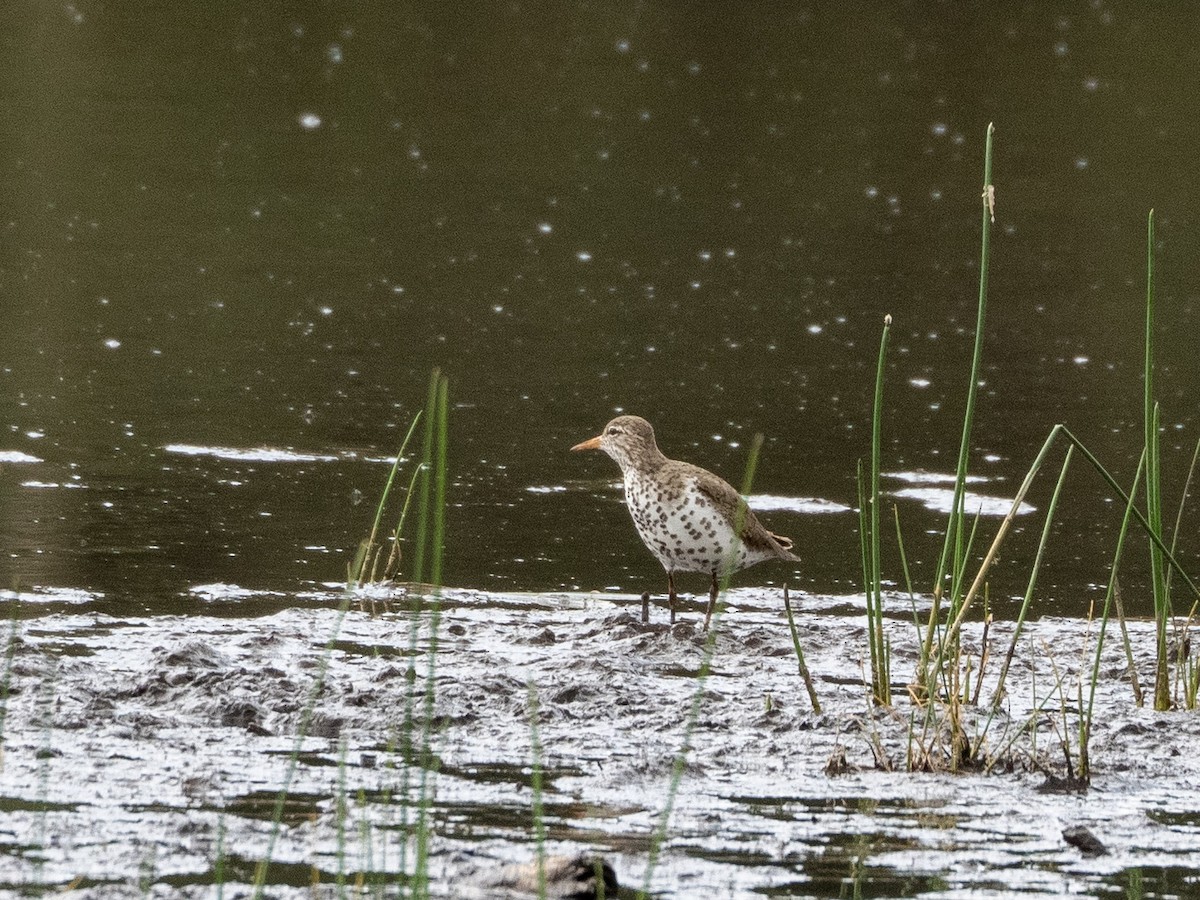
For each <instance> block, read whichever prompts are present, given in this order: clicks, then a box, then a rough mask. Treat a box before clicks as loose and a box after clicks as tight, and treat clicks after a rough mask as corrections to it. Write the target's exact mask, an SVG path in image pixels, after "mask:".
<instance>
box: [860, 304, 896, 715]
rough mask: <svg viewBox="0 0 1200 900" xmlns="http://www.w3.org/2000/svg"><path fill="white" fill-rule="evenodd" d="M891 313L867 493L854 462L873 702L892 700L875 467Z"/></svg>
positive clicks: (878, 376) (878, 377)
mask: <svg viewBox="0 0 1200 900" xmlns="http://www.w3.org/2000/svg"><path fill="white" fill-rule="evenodd" d="M891 330H892V317H891V316H890V315H889V316H884V319H883V335H882V337H881V338H880V340H879V364H878V366H877V367H876V370H875V403H874V408H873V413H872V416H871V422H872V426H871V480H870V495H869V496H866V491H865V490H864V487H863V483H862V480H863V479H862V462H861V460H860V461H859V465H858V495H859V504H858V509H859V534H860V536H861V539H860V543H861V545H862V557H863V582H864V590H865V592H866V601H867V644H868V648H869V650H870V657H871V691H872V693H873V695H874V698H875V702H876V703H881V704H883V705H884V706H890V705H891V703H892V684H891V654H890V652H889V647H888V645H887V643H886V641H885V638H884V634H883V573H882V571H881V565H880V543H881V535H880V531H879V468H880V454H881V446H880V445H881V441H882V430H883V429H882V422H883V373H884V368H885V363H886V360H887V348H888V338H889V336H890V334H891Z"/></svg>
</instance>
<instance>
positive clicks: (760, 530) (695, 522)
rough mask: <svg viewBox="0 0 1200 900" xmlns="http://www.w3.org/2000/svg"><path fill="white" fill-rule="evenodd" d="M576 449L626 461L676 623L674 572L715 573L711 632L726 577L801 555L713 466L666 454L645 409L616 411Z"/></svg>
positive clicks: (630, 500) (641, 526)
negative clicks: (721, 583)
mask: <svg viewBox="0 0 1200 900" xmlns="http://www.w3.org/2000/svg"><path fill="white" fill-rule="evenodd" d="M571 450H572V451H579V450H602V451H604V452H605V453H606V454H608V455H609V456H610V457H612V459H613V460H614V461H615V462H616V464H617V465H618V466H620V467H621V475H622V477H623V480H624V482H625V505H626V506H627V507H628V508H629V514H630V515H631V516H632V517H633V524H634V527H636V528H637V532H638V534H639V535H640V536H641V538H642V542H643V543H644V544H645V545H646V547H647V548H648V549H649V550H650V552H651V553H653V554H654V556H655V558H657V559H658V561H659V562H660V563H662V566H663V568H664V569H666V571H667V597H668V601H669V604H670V609H671V621H672V622H674V621H675V603H676V599H677V596H678V595H677V594H676V591H675V573H676V572H702V573H704V574H706V575H708V576H709V577H710V578H711V579H712V585H711V588H710V590H709V595H708V612H707V613H706V615H705V617H704V630H705V631H707V630H708V626H709V622H710V621H711V620H712V615H713V610H714V609H715V608H716V604H717V592H718V584H717V579H718V578H719V577H720V576H722V575H726V574H729V573H731V572H736V571H738V570H740V569H744V568H746V567H747V566H753V565H755V564H757V563H760V562H766V561H767V560H772V559H782V560H786V561H788V562H799V561H800V558H799V557H798V556H796V555H795V554H794V553H792V540H791V538H787V537H784V536H783V535H779V534H773V533H772V532H770V531H768V530H767V529H766V528H765V527H763V525H762V523H761V522H759V521H758V518H757V517H756V516H755V515H754V513H753V512H752V511H751V510H750V509H749V507H747V506H746V501H745V500H744V499H743V498H742V496H741V494H739V493H738V492H737V490H736V489H735V488H734V487H733V485H731V484H730V483H729V482H727V481H726V480H725V479H723V478H721V477H720V476H718V475H714V474H713V473H712V472H709V471H708V470H707V469H702V468H700V467H699V466H694V465H692V464H691V463H686V462H680V461H678V460H674V459H668V458H667V457H666V456H664V455H663V453H662V451H661V450H659V449H658V443H657V442H656V441H655V439H654V428H653V426H652V425H651V424H650V423H649V422H647V421H646V420H645V419H643V418H641V417H640V416H617V417H616V418H615V419H613V420H612V421H611V422H609V423H608V424H607V425H605V426H604V430H603V431H602V432H600V434H598V435H596V437H594V438H591V439H590V440H586V441H582V442H581V443H578V444H576V445H575V446H574V447H572V448H571Z"/></svg>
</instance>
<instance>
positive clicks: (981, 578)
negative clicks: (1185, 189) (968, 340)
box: [858, 125, 1200, 784]
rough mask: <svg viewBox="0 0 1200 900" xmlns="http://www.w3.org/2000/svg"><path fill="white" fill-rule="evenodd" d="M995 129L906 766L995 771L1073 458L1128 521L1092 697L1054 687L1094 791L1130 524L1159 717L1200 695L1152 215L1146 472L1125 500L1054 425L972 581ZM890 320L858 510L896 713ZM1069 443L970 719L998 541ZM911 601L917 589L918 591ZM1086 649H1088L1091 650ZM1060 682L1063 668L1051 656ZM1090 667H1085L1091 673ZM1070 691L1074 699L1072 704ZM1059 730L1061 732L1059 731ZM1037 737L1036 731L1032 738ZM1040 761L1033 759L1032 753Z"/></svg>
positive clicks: (1083, 776) (878, 692) (1071, 761)
mask: <svg viewBox="0 0 1200 900" xmlns="http://www.w3.org/2000/svg"><path fill="white" fill-rule="evenodd" d="M993 135H994V129H993V127H992V126H990V125H989V126H988V130H987V142H986V150H985V160H984V189H983V193H982V200H983V210H982V234H981V248H980V263H981V265H980V278H979V302H978V309H977V313H976V330H975V342H974V352H973V355H972V361H971V373H970V380H969V382H968V390H967V399H966V406H965V411H964V414H963V428H962V438H961V442H960V445H959V454H958V463H957V467H956V472H955V478H954V490H953V499H952V502H951V508H950V513H949V518H948V521H947V524H946V529H945V533H944V536H943V542H942V550H941V553H940V555H939V557H938V564H937V569H936V574H935V577H934V583H933V590H932V604H931V609H930V612H929V616H928V619H927V621H926V623H925V625H924V628H923V631H924V636H923V639H922V641H921V649H920V660H919V662H918V664H917V669H916V672H915V676H914V679H913V683H912V684H911V685H910V695H911V696H912V698H913V700H914V701H915V703H916V709H917V710H919V713H918V714H915V715H913V716H912V718H911V720H910V721H911V725H910V734H909V752H908V757H909V766H910V768H924V769H943V768H944V769H948V770H951V771H960V770H963V769H971V768H984V769H987V770H991V769H992V768H994V767H995V766H996V763H997V760H996V758H995V757H994V756H992V757H991V758H988V757H987V753H986V744H985V740H984V739H985V737H986V736H987V733H988V729H989V727H990V725H991V723H992V721H993V718H994V716H995V715H996V713H997V711H998V710H999V707H1000V705H1001V703H1002V700H1003V697H1004V694H1005V683H1006V679H1007V677H1008V675H1009V671H1010V664H1011V662H1012V660H1013V656H1014V654H1015V652H1016V648H1017V646H1018V641H1019V640H1020V637H1021V635H1022V631H1023V628H1024V624H1025V622H1026V619H1027V616H1028V615H1029V613H1030V612H1031V609H1032V604H1033V601H1034V598H1035V596H1036V587H1037V579H1038V574H1039V571H1040V569H1041V565H1042V559H1043V555H1044V552H1045V549H1046V546H1047V544H1048V541H1049V538H1050V534H1051V531H1052V526H1053V525H1054V523H1055V522H1056V515H1057V510H1058V505H1059V498H1060V496H1061V493H1062V490H1063V486H1064V484H1065V482H1066V479H1067V475H1068V471H1069V469H1070V464H1071V461H1072V459H1073V457H1074V456H1075V455H1076V454H1078V455H1079V456H1082V457H1083V458H1084V459H1085V460H1086V461H1087V462H1088V463H1089V464H1090V465H1091V467H1092V468H1093V469H1094V470H1095V471H1096V472H1097V473H1098V474H1099V475H1100V476H1101V478H1102V479H1103V480H1104V482H1105V484H1106V485H1107V487H1108V489H1109V491H1110V492H1111V495H1112V496H1113V497H1114V498H1119V499H1121V500H1122V501H1123V502H1124V509H1125V513H1124V518H1123V521H1122V526H1121V530H1120V532H1119V535H1118V539H1117V546H1116V551H1115V554H1114V557H1113V561H1112V565H1111V570H1110V579H1109V585H1108V590H1107V592H1106V596H1105V602H1104V606H1103V609H1102V612H1101V615H1100V620H1099V627H1098V632H1097V636H1096V646H1095V651H1094V652H1095V658H1094V662H1093V664H1092V666H1091V667H1090V683H1089V685H1088V686H1087V688H1086V690H1085V687H1084V684H1083V683H1082V675H1081V680H1080V682H1079V683H1078V684H1077V686H1076V687H1075V689H1074V690H1073V693H1072V690H1071V689H1070V688H1069V687H1068V685H1067V684H1066V682H1065V679H1064V678H1063V677H1062V676H1061V675H1059V674H1056V677H1055V689H1054V691H1052V694H1053V695H1054V696H1055V697H1057V698H1058V701H1059V713H1060V715H1059V719H1058V721H1059V722H1060V723H1061V729H1060V735H1061V743H1062V747H1063V750H1064V755H1065V761H1066V766H1067V770H1068V774H1069V775H1070V777H1071V778H1072V779H1075V780H1078V781H1079V782H1080V783H1083V784H1086V782H1087V779H1088V777H1089V773H1090V769H1091V764H1090V759H1089V755H1088V742H1089V737H1090V734H1091V725H1092V717H1093V715H1094V713H1095V706H1094V701H1095V693H1096V684H1097V681H1098V679H1099V671H1100V667H1099V661H1100V653H1101V650H1102V649H1103V644H1104V640H1105V637H1106V634H1107V626H1108V621H1109V616H1110V613H1111V611H1112V609H1113V608H1114V607H1116V608H1117V610H1118V612H1119V611H1120V592H1119V585H1118V581H1117V570H1118V566H1119V563H1120V560H1121V555H1122V552H1123V549H1124V547H1125V543H1126V533H1127V530H1128V528H1129V525H1130V524H1131V523H1133V522H1136V523H1137V525H1138V526H1139V528H1140V529H1141V530H1142V531H1143V532H1144V533H1145V534H1146V536H1147V538H1148V542H1149V548H1150V583H1151V590H1152V595H1153V601H1154V622H1155V659H1154V679H1153V687H1152V701H1153V704H1154V708H1155V709H1156V710H1165V709H1169V708H1171V707H1172V706H1176V705H1183V706H1188V707H1193V706H1194V705H1195V704H1196V698H1197V695H1198V694H1200V662H1198V661H1196V660H1194V659H1193V658H1192V657H1191V656H1190V655H1189V654H1188V652H1187V648H1188V646H1189V641H1188V640H1187V634H1188V632H1189V630H1190V628H1191V625H1192V622H1193V621H1194V619H1195V614H1196V611H1197V609H1198V608H1200V590H1197V587H1196V585H1195V583H1194V582H1193V580H1192V579H1191V578H1190V577H1189V576H1188V574H1187V572H1186V571H1185V570H1184V569H1183V567H1182V566H1181V565H1180V564H1179V562H1178V558H1177V555H1176V551H1177V549H1178V547H1177V542H1178V539H1179V536H1180V534H1181V533H1182V527H1181V525H1182V514H1183V507H1182V502H1181V505H1180V509H1179V512H1178V514H1177V516H1176V520H1175V528H1174V536H1173V538H1172V539H1171V546H1170V547H1168V546H1167V544H1166V533H1165V531H1164V528H1163V518H1164V512H1163V499H1162V498H1163V485H1162V468H1161V448H1160V443H1159V432H1160V429H1161V423H1160V416H1161V413H1160V408H1159V405H1158V403H1157V401H1156V400H1155V395H1154V371H1155V359H1154V328H1155V324H1154V323H1155V260H1154V250H1155V247H1154V244H1155V240H1154V214H1153V211H1151V213H1150V216H1149V219H1148V224H1147V284H1146V307H1145V312H1146V317H1145V321H1146V327H1145V357H1144V372H1143V378H1144V396H1143V419H1144V428H1143V447H1142V461H1141V462H1140V463H1139V466H1138V474H1137V477H1136V479H1135V482H1134V486H1133V488H1132V489H1131V490H1130V491H1129V492H1128V493H1127V492H1126V491H1124V490H1122V488H1121V487H1120V486H1119V485H1118V483H1117V481H1116V480H1115V479H1114V478H1113V476H1112V475H1111V474H1110V473H1109V472H1108V471H1107V469H1105V467H1104V466H1103V465H1102V464H1101V462H1100V461H1099V460H1098V459H1097V458H1096V457H1095V455H1094V454H1093V453H1091V452H1090V451H1089V450H1088V448H1087V447H1086V446H1085V445H1084V444H1083V443H1082V442H1081V441H1080V440H1079V439H1078V438H1077V437H1076V436H1075V435H1074V434H1072V433H1071V431H1070V430H1069V429H1068V428H1067V427H1066V425H1064V424H1061V423H1060V424H1057V425H1055V426H1054V427H1053V428H1052V429H1051V430H1050V432H1049V434H1048V436H1047V438H1046V440H1045V442H1044V443H1043V445H1042V447H1041V449H1040V451H1039V452H1038V454H1037V456H1036V457H1035V459H1034V461H1033V463H1032V465H1031V466H1030V468H1029V471H1028V472H1027V474H1026V476H1025V478H1024V480H1023V481H1022V483H1021V485H1020V487H1019V489H1018V491H1017V493H1016V496H1015V498H1014V500H1013V503H1012V506H1011V508H1010V509H1009V511H1008V513H1007V514H1006V515H1005V517H1004V518H1003V519H1002V521H1001V522H1000V524H999V527H998V528H997V531H996V534H995V535H994V537H993V539H992V541H991V543H990V545H989V546H988V548H987V550H986V551H985V552H984V553H983V555H982V558H981V560H980V562H979V564H978V567H977V568H976V570H975V573H974V575H973V576H972V575H971V574H970V572H969V571H968V568H969V566H970V565H971V560H972V559H973V558H974V555H975V554H974V551H973V548H974V546H975V543H976V540H977V537H978V533H979V524H980V522H979V516H978V515H975V516H973V517H972V516H971V515H970V510H968V509H967V508H966V504H965V497H966V482H967V470H968V462H969V448H970V441H971V433H972V425H973V422H974V417H975V408H976V393H977V387H978V385H979V378H980V365H981V359H982V341H983V331H984V322H985V316H986V310H987V289H988V265H989V257H990V234H991V225H992V222H993V219H994V214H995V191H994V188H993V186H992V146H993ZM889 326H890V318H889V320H888V321H886V322H885V325H884V331H883V337H882V340H881V344H880V354H879V365H878V370H877V374H876V384H875V407H874V428H873V431H872V446H871V467H870V472H869V473H866V474H865V473H864V471H863V466H862V463H861V462H860V463H859V467H858V483H859V502H860V540H861V550H862V560H863V580H864V589H865V592H866V600H867V651H868V656H869V658H870V675H869V678H868V679H867V680H868V687H869V690H870V693H871V696H872V699H873V700H874V702H875V703H877V704H880V705H885V706H886V705H890V691H889V689H888V679H889V674H890V653H889V647H888V643H887V640H886V636H885V634H884V629H883V607H882V592H881V584H882V577H881V572H880V568H879V566H880V562H879V561H880V540H881V532H880V526H879V502H880V501H879V489H878V478H879V466H880V459H879V446H880V435H879V422H880V415H881V407H882V397H883V390H882V388H883V371H884V358H885V354H886V350H887V343H888V328H889ZM1063 445H1065V454H1064V456H1063V459H1062V463H1061V468H1060V470H1059V473H1058V479H1057V481H1056V483H1055V487H1054V491H1053V495H1052V497H1051V499H1050V502H1049V505H1048V508H1047V512H1046V517H1045V521H1044V524H1043V528H1042V532H1041V537H1040V540H1039V543H1038V546H1037V551H1036V553H1035V555H1034V557H1033V559H1032V562H1031V565H1030V572H1029V578H1028V584H1027V587H1026V590H1025V594H1024V597H1023V601H1022V604H1021V609H1020V612H1019V614H1018V617H1017V621H1016V624H1015V629H1014V631H1013V635H1012V638H1011V643H1010V645H1009V647H1008V649H1007V652H1006V654H1005V655H1004V656H1003V662H1002V664H1001V668H1000V671H999V674H998V676H997V678H996V679H995V683H994V686H993V693H992V698H991V703H990V711H988V712H984V713H983V718H982V720H980V719H979V718H978V717H973V716H972V715H968V712H969V710H968V707H975V706H977V705H978V702H979V697H980V693H981V689H982V686H983V676H984V669H985V666H986V662H987V658H988V655H989V650H988V647H987V640H988V628H989V625H990V616H989V615H988V614H987V609H986V598H987V594H988V574H989V571H990V569H991V566H992V564H993V563H994V561H995V560H996V558H997V556H998V553H999V549H1000V546H1001V544H1002V543H1003V542H1004V540H1005V538H1006V536H1007V535H1008V533H1009V531H1010V530H1011V528H1012V524H1013V521H1014V520H1015V517H1016V515H1017V513H1018V511H1019V509H1020V507H1021V504H1022V503H1023V502H1024V498H1025V496H1026V494H1027V492H1028V491H1029V490H1030V487H1031V485H1032V483H1033V481H1034V479H1035V477H1036V476H1037V475H1038V473H1039V472H1040V470H1041V469H1042V467H1043V466H1044V465H1045V463H1046V462H1047V461H1048V459H1049V458H1050V455H1051V451H1052V450H1053V449H1055V448H1056V447H1059V448H1061V447H1062V446H1063ZM1197 459H1200V443H1198V444H1197V448H1196V452H1195V454H1194V455H1193V458H1192V466H1191V468H1190V469H1189V472H1188V476H1187V481H1186V483H1185V486H1184V492H1183V493H1184V496H1185V497H1186V495H1187V492H1188V488H1189V487H1190V484H1191V479H1192V475H1193V474H1194V471H1195V467H1196V462H1197ZM1141 484H1144V488H1145V492H1146V497H1145V511H1144V512H1143V511H1142V510H1140V509H1139V508H1138V505H1137V503H1136V492H1137V488H1138V486H1139V485H1141ZM896 532H897V543H898V545H899V547H900V553H901V559H902V561H904V569H905V580H906V582H908V570H907V562H906V560H905V556H904V545H903V539H902V536H901V535H900V529H899V520H898V518H897V528H896ZM1172 576H1177V577H1178V578H1179V579H1180V580H1181V581H1182V582H1183V583H1184V585H1185V586H1186V588H1187V589H1188V590H1189V592H1190V593H1191V595H1192V597H1193V598H1194V599H1193V602H1192V605H1191V608H1190V611H1189V613H1188V615H1187V616H1186V619H1185V621H1184V623H1183V626H1182V632H1183V637H1182V638H1178V639H1177V640H1176V641H1175V642H1174V643H1172V641H1171V640H1170V632H1171V628H1172V626H1173V625H1174V624H1175V622H1176V617H1175V615H1174V612H1173V605H1172V601H1171V593H1170V589H1171V580H1172ZM910 593H911V588H910ZM980 597H983V598H984V604H985V609H984V613H983V617H982V621H983V642H982V646H981V647H980V649H979V650H978V652H977V656H976V655H973V654H971V653H967V652H965V651H964V648H963V646H962V643H961V632H962V627H963V625H964V624H965V622H966V621H967V619H968V616H969V614H970V611H971V609H972V607H973V605H974V604H975V602H976V601H977V600H978V599H979V598H980ZM1122 633H1123V635H1125V649H1126V656H1127V659H1128V661H1129V665H1130V673H1131V681H1132V684H1133V686H1134V691H1135V700H1136V702H1138V703H1139V705H1140V703H1141V702H1142V701H1141V692H1140V688H1139V687H1138V682H1137V671H1136V666H1135V660H1134V659H1133V653H1132V650H1131V649H1130V645H1129V640H1128V636H1127V632H1126V631H1125V628H1124V622H1123V621H1122ZM1085 652H1088V651H1086V650H1085ZM1172 653H1174V654H1175V656H1174V670H1175V671H1174V678H1172V672H1171V666H1172ZM1051 663H1052V666H1053V667H1054V669H1055V671H1056V673H1057V663H1056V662H1055V661H1054V660H1053V659H1051ZM1084 668H1087V667H1086V666H1085V667H1084ZM1069 694H1070V696H1068V695H1069ZM1043 711H1044V707H1042V706H1038V708H1037V709H1036V710H1035V711H1034V714H1033V715H1032V716H1031V718H1030V723H1029V724H1028V725H1027V726H1026V728H1028V729H1032V728H1034V727H1035V726H1034V725H1033V722H1034V721H1035V720H1036V719H1037V717H1038V715H1040V714H1041V713H1042V712H1043ZM1069 716H1074V717H1075V718H1076V719H1077V720H1078V727H1077V729H1075V741H1076V742H1077V750H1076V751H1075V752H1074V756H1072V750H1071V748H1070V745H1069V743H1068V739H1067V737H1066V736H1067V735H1068V734H1069V733H1071V729H1070V728H1069V727H1068V718H1069ZM972 718H974V721H976V722H978V723H979V724H977V725H976V731H975V733H974V734H973V735H971V734H968V733H967V728H968V726H967V724H966V723H967V722H968V720H971V719H972ZM1056 727H1058V726H1056ZM1031 733H1033V732H1032V731H1031ZM1000 743H1001V745H1002V746H1004V747H1005V748H1006V750H1007V749H1009V748H1011V746H1012V741H1011V740H1007V741H1005V740H1001V741H1000ZM1035 755H1036V754H1035Z"/></svg>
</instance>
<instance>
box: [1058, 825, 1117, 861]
mask: <svg viewBox="0 0 1200 900" xmlns="http://www.w3.org/2000/svg"><path fill="white" fill-rule="evenodd" d="M1062 836H1063V840H1064V841H1066V842H1067V843H1068V844H1070V845H1071V846H1072V847H1077V848H1078V849H1079V852H1080V853H1082V854H1083V855H1084V856H1104V855H1105V854H1107V853H1108V848H1107V847H1105V846H1104V844H1102V843H1101V842H1100V838H1098V837H1096V836H1095V835H1094V834H1092V830H1091V829H1090V828H1087V827H1086V826H1084V825H1072V826H1071V827H1070V828H1064V829H1063V833H1062Z"/></svg>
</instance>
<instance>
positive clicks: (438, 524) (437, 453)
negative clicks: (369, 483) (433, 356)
mask: <svg viewBox="0 0 1200 900" xmlns="http://www.w3.org/2000/svg"><path fill="white" fill-rule="evenodd" d="M429 404H430V405H429V407H428V411H429V414H428V416H427V418H426V420H425V421H426V424H427V425H431V426H432V427H430V428H429V429H428V430H427V431H426V437H427V438H428V440H429V443H428V445H427V446H426V448H425V454H424V455H425V458H426V459H427V460H428V461H429V463H430V465H431V466H432V471H431V477H430V478H427V479H425V480H424V481H423V485H424V486H425V487H426V488H428V486H429V484H430V482H431V481H432V483H433V495H434V497H433V499H434V502H435V503H436V508H434V509H433V510H430V509H429V508H428V507H429V503H428V502H425V503H424V504H423V508H422V510H421V518H420V521H421V522H422V524H423V525H424V526H425V527H428V525H429V523H430V521H432V525H433V534H432V536H431V537H430V538H429V540H428V541H426V540H424V535H421V534H419V535H418V546H419V547H420V548H422V550H424V548H425V546H426V544H428V545H429V547H430V548H431V553H430V556H431V564H430V581H431V585H432V588H433V596H432V598H431V601H430V604H429V626H428V627H429V646H428V648H427V650H426V656H427V667H426V673H425V696H424V703H423V722H422V726H423V730H422V741H421V755H420V761H419V763H418V765H419V767H420V773H421V774H420V785H419V789H418V798H417V833H416V843H417V846H416V860H415V863H414V866H415V869H414V873H413V879H414V894H415V896H418V897H427V896H428V895H429V839H430V832H431V829H432V824H431V813H430V810H431V807H432V805H433V794H432V786H431V782H432V780H433V776H434V775H435V767H436V760H435V759H434V756H433V731H434V727H435V725H434V700H435V680H434V676H435V675H436V672H437V653H438V626H439V624H440V620H441V578H442V545H443V543H444V539H445V502H446V471H445V468H446V458H447V441H448V423H449V383H448V382H447V380H446V378H445V377H444V376H442V374H441V373H440V372H439V371H438V370H436V369H435V370H434V376H433V379H432V380H431V383H430V391H429ZM422 493H423V494H425V499H426V501H428V493H429V492H428V490H425V491H423V492H422ZM415 565H416V563H415V562H414V566H415ZM418 617H419V616H418Z"/></svg>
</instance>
